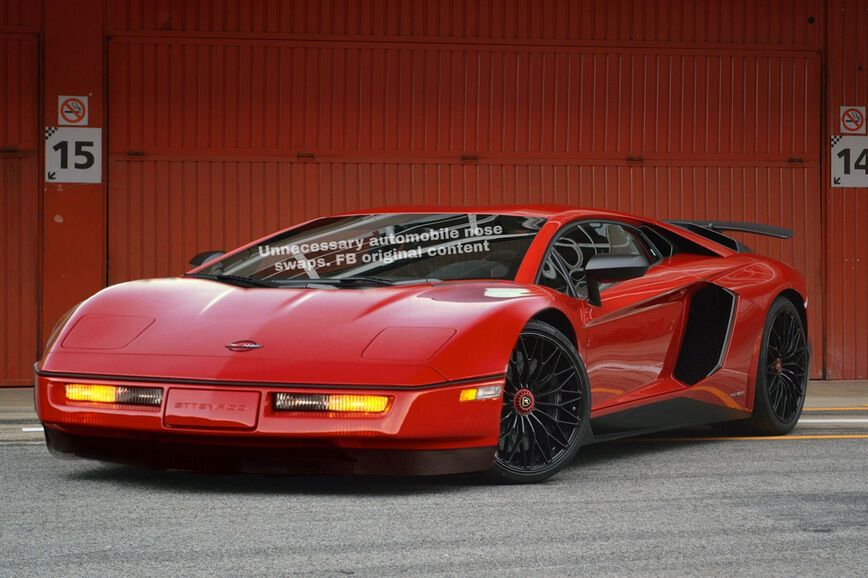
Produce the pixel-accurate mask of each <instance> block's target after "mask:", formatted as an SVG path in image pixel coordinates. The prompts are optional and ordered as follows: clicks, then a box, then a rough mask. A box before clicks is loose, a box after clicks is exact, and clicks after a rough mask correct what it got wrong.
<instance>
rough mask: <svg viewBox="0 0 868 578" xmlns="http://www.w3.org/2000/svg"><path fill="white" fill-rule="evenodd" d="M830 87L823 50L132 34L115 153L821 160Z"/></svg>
mask: <svg viewBox="0 0 868 578" xmlns="http://www.w3.org/2000/svg"><path fill="white" fill-rule="evenodd" d="M819 82H820V66H819V56H818V55H817V54H812V53H799V54H789V55H785V54H770V55H756V54H749V55H748V54H725V53H723V52H720V53H699V54H698V53H694V52H684V51H676V50H668V51H666V50H664V51H661V52H660V53H658V54H643V53H640V52H635V51H634V52H628V51H621V50H614V49H587V50H585V49H583V50H581V51H579V50H570V49H543V48H522V49H520V50H519V49H515V48H508V49H504V48H493V47H481V48H480V47H464V48H461V47H444V46H442V45H436V46H426V45H422V46H420V45H413V44H408V45H406V46H402V47H395V48H390V47H381V46H362V45H357V44H351V43H346V44H342V45H334V44H333V45H330V46H329V45H326V46H324V45H322V44H316V43H299V42H293V43H278V42H272V41H267V40H265V41H261V42H259V41H257V42H253V41H248V42H240V41H217V40H199V41H198V42H193V41H192V40H190V39H183V40H178V39H171V40H169V39H165V40H153V41H148V40H140V39H137V38H128V39H124V40H118V41H116V42H113V43H112V44H111V47H110V75H109V94H110V97H109V98H110V101H111V102H113V103H114V106H112V107H111V111H110V120H111V126H112V139H111V140H110V147H111V150H112V151H113V152H121V153H126V152H128V151H130V150H134V151H145V152H149V151H161V152H165V151H176V152H191V151H209V152H215V153H220V152H223V153H230V152H231V153H235V152H240V151H244V152H248V153H249V152H259V153H263V154H280V153H282V154H286V153H291V154H295V153H296V152H299V151H301V152H312V153H317V154H347V153H353V154H364V153H371V154H395V155H400V154H407V153H408V152H412V153H415V154H420V153H422V154H435V155H449V156H456V155H460V154H462V153H465V152H472V153H475V154H479V155H485V154H489V155H499V154H540V155H572V154H582V155H599V156H601V157H619V158H625V157H626V156H628V155H643V156H645V157H648V158H673V157H675V158H677V157H683V158H696V157H700V158H710V157H714V158H717V159H732V160H735V159H740V158H743V157H745V156H749V157H753V158H761V159H764V158H775V159H780V158H785V159H786V158H789V157H800V158H803V159H813V160H817V159H818V158H819V139H818V138H816V135H817V134H819V130H820V124H819V96H818V94H817V91H816V90H814V87H816V86H818V84H819ZM809 111H810V112H809ZM142 119H149V120H148V122H147V123H145V122H142Z"/></svg>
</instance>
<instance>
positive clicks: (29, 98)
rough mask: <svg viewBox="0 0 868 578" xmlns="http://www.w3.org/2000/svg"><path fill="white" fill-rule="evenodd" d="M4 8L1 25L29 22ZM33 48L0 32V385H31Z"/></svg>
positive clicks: (24, 11)
mask: <svg viewBox="0 0 868 578" xmlns="http://www.w3.org/2000/svg"><path fill="white" fill-rule="evenodd" d="M6 8H7V10H6V11H5V12H4V13H3V14H2V15H0V27H3V26H6V27H10V28H11V29H16V28H18V29H25V28H26V27H28V26H31V25H32V19H33V18H34V16H33V14H32V10H31V9H30V8H27V7H26V6H24V5H21V4H19V3H15V2H13V3H10V4H9V5H8V6H7V7H6ZM0 12H2V11H0ZM36 46H37V45H36V38H35V37H34V36H33V35H25V34H11V33H4V32H0V87H2V89H0V149H2V151H3V152H0V271H2V275H0V319H2V322H0V386H2V385H16V384H18V385H23V384H29V383H31V382H32V380H33V378H32V374H33V360H34V359H35V358H36V355H37V335H36V327H37V311H36V295H37V292H36V275H37V268H38V263H39V259H38V254H37V240H38V235H39V228H38V222H37V215H38V208H39V197H38V186H37V160H36V150H35V149H36V140H37V136H38V132H37V126H36V114H37V112H36V105H37V101H36V95H37V85H36V71H37V61H36V57H37V50H36Z"/></svg>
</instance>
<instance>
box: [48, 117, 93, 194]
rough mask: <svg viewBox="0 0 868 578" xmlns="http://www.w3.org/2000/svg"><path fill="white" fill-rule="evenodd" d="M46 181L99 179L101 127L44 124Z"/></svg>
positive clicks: (75, 181)
mask: <svg viewBox="0 0 868 578" xmlns="http://www.w3.org/2000/svg"><path fill="white" fill-rule="evenodd" d="M45 182H46V183H101V182H102V129H101V128H78V127H56V126H49V127H46V128H45Z"/></svg>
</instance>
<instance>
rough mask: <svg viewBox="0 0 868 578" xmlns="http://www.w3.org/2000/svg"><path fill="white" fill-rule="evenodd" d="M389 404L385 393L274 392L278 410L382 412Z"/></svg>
mask: <svg viewBox="0 0 868 578" xmlns="http://www.w3.org/2000/svg"><path fill="white" fill-rule="evenodd" d="M388 405H389V397H388V396H386V395H358V394H328V395H326V394H316V393H275V394H274V409H276V410H278V411H333V412H339V413H383V412H384V411H386V407H388Z"/></svg>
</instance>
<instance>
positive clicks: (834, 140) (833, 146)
mask: <svg viewBox="0 0 868 578" xmlns="http://www.w3.org/2000/svg"><path fill="white" fill-rule="evenodd" d="M842 138H843V137H842V136H839V135H835V136H833V137H832V148H835V145H836V144H838V142H840V140H841V139H842Z"/></svg>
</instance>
